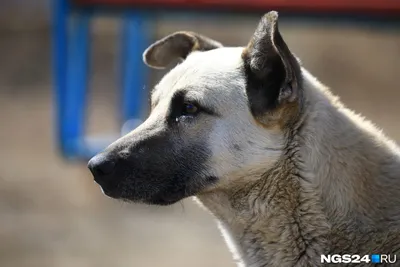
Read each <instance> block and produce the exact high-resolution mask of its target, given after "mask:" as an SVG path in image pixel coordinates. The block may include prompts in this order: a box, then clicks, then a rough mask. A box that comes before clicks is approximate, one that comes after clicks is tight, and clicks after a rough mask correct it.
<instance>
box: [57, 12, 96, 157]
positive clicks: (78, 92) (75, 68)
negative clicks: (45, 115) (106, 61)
mask: <svg viewBox="0 0 400 267" xmlns="http://www.w3.org/2000/svg"><path fill="white" fill-rule="evenodd" d="M72 15H73V16H72V17H71V25H70V26H71V27H70V29H69V30H70V32H69V40H68V61H67V72H66V76H67V78H66V79H67V80H66V81H67V85H66V92H65V95H64V101H65V105H64V108H65V110H64V116H63V118H62V125H61V126H62V129H61V131H62V135H63V137H64V139H63V140H64V142H65V145H64V154H65V156H67V157H75V156H76V155H79V154H81V153H82V150H83V149H85V148H84V141H83V136H84V132H85V128H84V126H85V124H86V117H85V109H86V95H87V86H88V67H89V64H88V61H89V60H88V57H89V55H88V52H89V38H90V37H89V27H90V15H89V14H88V13H84V12H76V13H74V14H72Z"/></svg>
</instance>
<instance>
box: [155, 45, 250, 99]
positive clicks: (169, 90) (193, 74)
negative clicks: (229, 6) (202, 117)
mask: <svg viewBox="0 0 400 267" xmlns="http://www.w3.org/2000/svg"><path fill="white" fill-rule="evenodd" d="M242 52H243V47H230V48H225V47H224V48H218V49H214V50H210V51H206V52H200V51H199V52H193V53H191V54H190V55H189V56H188V57H187V59H186V60H185V61H184V62H182V63H181V64H179V65H178V66H176V67H175V68H174V69H172V70H171V71H170V72H169V73H167V74H166V75H165V76H164V77H163V78H162V80H161V81H160V83H159V84H158V85H157V86H156V88H155V90H154V92H153V99H154V98H157V99H164V98H170V97H171V96H172V95H173V94H174V93H175V92H176V91H179V90H186V91H192V92H193V93H197V94H208V93H215V94H217V95H219V96H221V94H227V95H232V92H231V90H237V89H238V87H239V88H244V84H245V79H244V75H243V59H242V57H241V55H242Z"/></svg>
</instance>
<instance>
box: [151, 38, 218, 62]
mask: <svg viewBox="0 0 400 267" xmlns="http://www.w3.org/2000/svg"><path fill="white" fill-rule="evenodd" d="M219 47H222V44H220V43H219V42H217V41H214V40H212V39H210V38H208V37H205V36H202V35H200V34H197V33H194V32H175V33H173V34H171V35H168V36H167V37H165V38H163V39H161V40H159V41H157V42H155V43H154V44H152V45H150V46H149V47H148V48H147V49H146V50H145V51H144V53H143V61H144V62H145V63H146V64H147V65H148V66H150V67H153V68H161V69H162V68H165V67H167V66H168V65H169V64H170V63H171V62H173V61H174V60H176V59H185V58H186V57H187V56H188V55H189V54H190V53H191V52H193V51H207V50H212V49H216V48H219Z"/></svg>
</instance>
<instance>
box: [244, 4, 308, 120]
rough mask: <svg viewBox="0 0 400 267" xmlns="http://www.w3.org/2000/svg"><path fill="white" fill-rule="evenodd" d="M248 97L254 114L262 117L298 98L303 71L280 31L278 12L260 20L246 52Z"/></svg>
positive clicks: (272, 12) (273, 12)
mask: <svg viewBox="0 0 400 267" xmlns="http://www.w3.org/2000/svg"><path fill="white" fill-rule="evenodd" d="M243 59H244V61H245V72H246V76H247V77H246V78H247V94H248V98H249V104H250V106H251V110H252V112H253V114H254V115H256V116H260V115H262V114H264V113H265V112H268V111H272V110H273V109H274V108H276V107H278V106H280V105H281V104H283V103H287V102H294V101H295V100H296V99H297V98H298V97H299V90H300V87H301V68H300V64H299V62H298V61H297V59H296V58H295V57H294V56H293V54H292V53H291V52H290V50H289V48H288V47H287V45H286V43H285V42H284V41H283V38H282V36H281V34H280V33H279V30H278V13H277V12H275V11H271V12H269V13H267V14H266V15H264V17H263V18H262V19H261V21H260V23H259V25H258V27H257V29H256V31H255V33H254V35H253V37H252V39H251V40H250V43H249V44H248V46H247V48H246V49H245V50H244V52H243Z"/></svg>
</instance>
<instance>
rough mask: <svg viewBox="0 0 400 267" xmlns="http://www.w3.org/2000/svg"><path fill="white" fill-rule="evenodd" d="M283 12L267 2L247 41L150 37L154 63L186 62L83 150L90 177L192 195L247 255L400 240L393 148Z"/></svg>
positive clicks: (112, 185) (148, 58) (296, 254)
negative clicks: (297, 39)
mask: <svg viewBox="0 0 400 267" xmlns="http://www.w3.org/2000/svg"><path fill="white" fill-rule="evenodd" d="M277 19H278V15H277V13H276V12H270V13H268V14H266V15H265V16H264V17H263V18H262V20H261V22H260V24H259V26H258V27H257V29H256V31H255V34H254V35H253V37H252V39H251V41H250V42H249V44H248V45H247V47H245V48H243V47H237V48H225V47H222V45H221V44H220V43H218V42H216V41H213V40H210V39H209V38H206V37H204V36H201V35H198V34H196V33H192V32H177V33H174V34H172V35H169V36H167V37H165V38H164V39H162V40H160V41H158V42H156V43H154V44H153V45H152V46H150V47H149V48H148V49H147V50H146V51H145V53H144V60H145V62H146V63H147V64H148V65H150V66H152V67H156V68H164V67H166V66H168V65H169V64H170V63H172V62H173V61H174V60H175V59H177V58H181V59H182V61H183V62H182V63H181V64H179V65H177V66H176V67H174V68H173V69H172V70H171V71H170V72H169V73H168V74H167V75H165V77H164V78H163V79H162V80H161V82H160V83H159V84H158V85H157V86H156V88H155V89H154V91H153V92H152V101H151V102H152V111H151V114H150V116H149V118H148V119H147V120H146V121H145V122H144V123H143V124H142V125H141V126H139V127H138V128H137V129H135V130H134V131H133V132H131V133H130V134H128V135H127V136H125V137H122V138H121V139H119V140H117V141H116V142H115V143H113V144H112V145H110V146H109V147H108V148H107V149H106V150H105V152H103V153H102V154H100V155H98V156H96V157H95V158H94V159H92V160H91V162H90V163H89V167H90V168H91V170H92V172H93V173H94V175H95V179H96V181H97V182H98V183H99V184H100V185H101V186H102V188H103V190H104V192H105V193H106V194H107V195H109V196H111V197H114V198H119V199H124V200H130V201H135V202H145V203H150V204H159V205H166V204H172V203H174V202H176V201H179V200H181V199H183V198H185V197H189V196H195V197H196V199H197V200H198V201H199V202H201V203H202V204H203V205H204V206H205V207H206V208H207V209H208V210H210V211H211V212H212V213H213V214H214V215H215V216H216V218H217V219H218V221H219V223H220V226H221V230H222V232H223V234H224V236H225V238H226V241H227V243H228V245H229V247H230V248H231V250H232V251H233V252H234V254H235V255H236V257H237V259H238V262H239V265H241V266H248V267H250V266H252V267H260V266H278V267H285V266H305V267H308V266H319V265H321V263H320V259H321V258H320V256H321V254H360V255H364V254H370V253H374V252H376V253H387V254H397V253H399V252H400V149H399V148H398V147H397V146H396V144H395V143H394V142H392V141H391V140H389V139H388V138H387V137H385V136H384V134H382V132H381V131H380V130H378V129H377V128H376V127H375V126H374V125H372V124H371V123H370V122H368V121H366V120H365V119H364V118H362V117H361V116H359V115H357V114H355V113H354V112H352V111H351V110H349V109H347V108H346V107H344V106H343V105H342V104H341V102H340V101H339V100H338V98H336V97H335V96H333V95H332V94H331V92H330V91H329V90H328V89H327V88H326V87H325V86H324V85H322V84H321V83H319V82H318V81H317V80H316V79H315V78H314V77H313V76H312V75H311V74H310V73H309V72H307V70H305V69H304V68H303V67H301V65H300V63H299V61H298V60H297V58H296V57H294V56H293V54H292V53H291V52H290V51H289V49H288V47H287V46H286V44H285V42H284V41H283V39H282V37H281V35H280V33H279V30H278V23H277ZM196 107H197V110H196ZM99 158H101V159H100V160H99ZM105 161H108V162H110V161H112V162H113V164H112V166H114V167H113V168H112V170H110V168H109V169H108V170H107V171H104V170H103V171H98V168H99V165H102V164H104V162H105ZM100 168H101V167H100ZM359 265H360V266H361V265H362V264H359ZM341 266H343V264H342V265H341ZM353 266H355V264H354V265H353Z"/></svg>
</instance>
